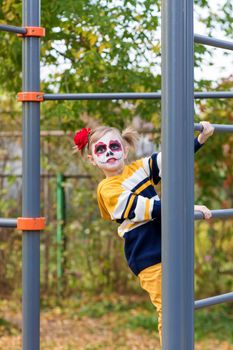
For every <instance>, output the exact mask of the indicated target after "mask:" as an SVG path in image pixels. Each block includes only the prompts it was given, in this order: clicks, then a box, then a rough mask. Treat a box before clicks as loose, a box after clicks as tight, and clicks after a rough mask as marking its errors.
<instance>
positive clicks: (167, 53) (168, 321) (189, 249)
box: [162, 0, 194, 350]
mask: <svg viewBox="0 0 233 350" xmlns="http://www.w3.org/2000/svg"><path fill="white" fill-rule="evenodd" d="M193 97H194V93H193V0H164V1H163V2H162V201H163V204H162V262H163V350H193V347H194V339H193V338H194V336H193V333H194V330H193V328H194V327H193V326H194V320H193V319H194V316H193V313H194V307H193V305H194V282H193V280H194V271H193V270H194V262H193V261H194V242H193V240H194V238H193V237H194V235H193V231H194V228H193V226H194V224H193V222H194V221H193V219H194V218H193V216H194V193H193V192H194V190H193V183H194V179H193V177H194V175H193Z"/></svg>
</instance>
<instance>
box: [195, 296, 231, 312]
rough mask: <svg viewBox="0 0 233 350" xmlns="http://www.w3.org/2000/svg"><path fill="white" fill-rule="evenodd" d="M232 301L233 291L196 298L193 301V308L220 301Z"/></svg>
mask: <svg viewBox="0 0 233 350" xmlns="http://www.w3.org/2000/svg"><path fill="white" fill-rule="evenodd" d="M230 301H233V292H230V293H226V294H221V295H217V296H215V297H211V298H206V299H201V300H197V301H195V303H194V308H195V310H198V309H202V308H204V307H206V306H212V305H216V304H221V303H227V302H230Z"/></svg>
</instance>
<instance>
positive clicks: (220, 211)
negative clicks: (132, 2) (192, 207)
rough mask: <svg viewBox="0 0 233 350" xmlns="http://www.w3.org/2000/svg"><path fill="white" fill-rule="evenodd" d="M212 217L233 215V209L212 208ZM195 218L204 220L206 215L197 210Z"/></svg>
mask: <svg viewBox="0 0 233 350" xmlns="http://www.w3.org/2000/svg"><path fill="white" fill-rule="evenodd" d="M211 213H212V217H213V218H215V219H227V218H230V217H233V209H218V210H211ZM194 219H195V220H203V219H204V216H203V214H202V213H201V212H198V211H195V213H194Z"/></svg>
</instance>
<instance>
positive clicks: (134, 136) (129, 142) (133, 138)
mask: <svg viewBox="0 0 233 350" xmlns="http://www.w3.org/2000/svg"><path fill="white" fill-rule="evenodd" d="M111 131H114V132H116V133H117V134H118V135H119V137H120V138H121V140H122V143H123V146H124V147H126V146H128V147H130V148H131V149H132V150H135V149H136V146H137V142H138V140H139V134H138V132H137V131H136V130H135V129H133V128H132V127H128V128H126V129H125V130H123V131H122V132H120V130H119V129H117V128H114V127H112V126H97V127H96V128H94V129H93V130H91V132H90V135H89V140H88V144H87V147H86V148H87V152H88V154H91V145H92V144H93V143H95V142H97V141H98V140H99V139H100V138H101V137H103V136H104V135H105V134H107V133H108V132H111ZM81 153H82V155H83V153H84V150H81Z"/></svg>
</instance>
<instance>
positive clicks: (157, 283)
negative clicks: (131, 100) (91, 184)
mask: <svg viewBox="0 0 233 350" xmlns="http://www.w3.org/2000/svg"><path fill="white" fill-rule="evenodd" d="M201 124H202V125H203V131H202V132H201V133H200V134H199V135H198V137H197V138H195V139H194V152H196V151H197V150H198V149H200V147H201V145H202V144H203V143H204V142H205V141H206V140H207V139H208V138H209V136H211V135H212V134H213V131H214V128H213V127H212V125H211V124H210V123H208V122H201ZM137 141H138V134H137V132H136V131H134V130H133V129H131V128H127V129H126V130H125V131H123V132H122V133H121V132H120V131H119V130H118V129H116V128H113V127H108V126H99V127H97V128H95V129H94V130H90V129H86V128H83V129H82V130H81V131H79V132H77V133H76V135H75V137H74V143H75V145H76V146H75V147H76V148H77V150H79V151H80V152H81V154H82V155H84V151H85V149H86V150H87V157H88V158H89V160H90V161H91V163H92V164H93V165H94V166H97V167H98V168H100V169H101V170H102V171H103V173H104V175H105V179H104V180H102V181H101V182H100V183H99V185H98V188H97V199H98V205H99V209H100V213H101V216H102V217H103V218H104V219H106V220H114V221H116V222H118V223H119V224H120V226H119V228H118V234H119V236H120V237H121V238H123V239H124V242H125V246H124V250H125V256H126V259H127V262H128V265H129V267H130V269H131V270H132V272H133V273H134V274H135V275H137V276H138V277H139V281H140V284H141V286H142V288H143V289H144V290H146V291H147V292H148V293H149V295H150V298H151V301H152V303H153V304H154V305H155V307H156V309H157V312H158V330H159V335H160V342H161V333H162V304H161V201H160V199H159V197H158V195H157V193H156V190H155V186H156V185H157V184H158V183H159V182H160V180H161V152H159V153H154V154H152V155H151V156H150V157H146V158H142V159H139V160H136V161H134V162H133V163H131V164H128V165H126V164H125V161H126V159H127V156H128V152H129V148H133V149H135V147H136V144H137ZM194 210H198V211H201V212H202V213H203V215H204V218H205V219H209V218H210V217H211V212H210V210H209V209H207V208H206V207H205V206H201V205H195V206H194Z"/></svg>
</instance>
